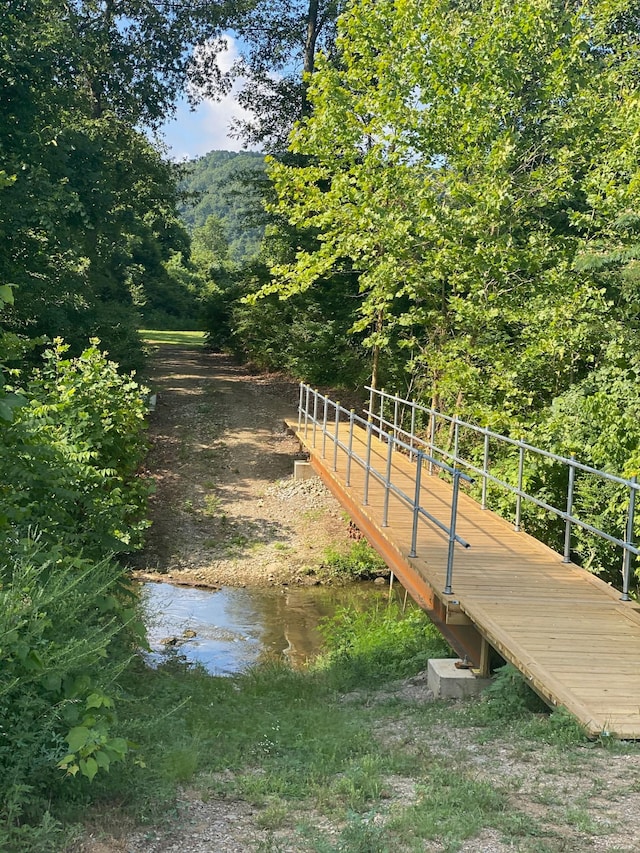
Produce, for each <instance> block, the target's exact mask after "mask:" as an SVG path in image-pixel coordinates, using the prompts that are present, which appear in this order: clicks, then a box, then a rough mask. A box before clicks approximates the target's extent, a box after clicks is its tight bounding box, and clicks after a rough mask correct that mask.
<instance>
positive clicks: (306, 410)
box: [304, 385, 311, 438]
mask: <svg viewBox="0 0 640 853" xmlns="http://www.w3.org/2000/svg"><path fill="white" fill-rule="evenodd" d="M305 388H306V390H307V396H306V399H305V403H304V437H305V438H306V437H307V424H308V423H309V393H310V391H311V388H310V387H309V386H308V385H305Z"/></svg>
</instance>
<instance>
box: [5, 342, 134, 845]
mask: <svg viewBox="0 0 640 853" xmlns="http://www.w3.org/2000/svg"><path fill="white" fill-rule="evenodd" d="M65 349H66V347H65V346H64V345H62V344H61V343H57V344H56V346H55V348H53V349H51V350H48V351H47V352H46V353H45V361H44V366H43V367H42V368H41V369H39V370H37V371H36V372H35V374H34V375H33V378H31V379H30V380H29V381H26V382H25V383H24V386H23V388H22V390H21V394H20V397H19V398H18V401H19V402H18V404H17V405H15V406H13V408H12V419H11V421H9V422H7V421H5V422H4V423H1V424H0V443H1V446H2V453H0V481H1V482H2V484H3V485H2V487H0V506H1V507H2V510H1V513H0V555H1V556H0V654H1V656H2V667H1V668H0V760H1V762H2V767H3V774H2V779H1V780H0V818H1V819H0V847H1V848H2V849H9V850H14V849H15V850H29V849H32V845H33V849H45V848H44V847H42V848H39V847H38V845H39V843H40V842H39V840H38V839H40V840H42V841H43V844H44V842H45V841H46V842H47V843H51V844H53V849H58V847H57V846H56V842H55V838H56V823H55V821H54V820H53V819H52V818H51V816H50V814H49V809H50V807H51V800H52V795H53V800H56V799H57V798H58V797H59V796H60V795H61V793H62V792H63V790H64V788H65V785H64V784H63V785H62V787H60V783H62V782H63V780H64V776H65V774H66V776H67V778H68V781H67V783H66V786H67V787H68V786H72V790H71V791H67V792H66V795H67V796H74V795H75V796H77V794H78V790H80V789H81V786H82V781H81V780H82V779H83V778H84V779H87V780H91V779H93V777H94V776H95V775H96V773H98V771H99V770H103V771H105V770H108V769H109V767H110V765H111V764H113V763H114V762H118V761H120V760H122V759H123V758H124V757H125V755H126V754H127V752H128V751H129V748H130V746H129V744H128V742H127V740H126V739H124V738H123V737H122V736H120V735H118V734H115V733H114V726H115V724H116V722H117V699H118V696H119V692H120V688H119V686H118V684H119V679H120V676H121V675H122V672H123V671H124V670H125V669H126V667H127V665H128V660H129V657H130V655H131V653H132V650H133V644H134V643H139V642H141V641H142V639H143V635H144V632H143V629H142V626H141V625H140V624H139V623H138V621H137V618H136V610H135V605H134V602H133V598H132V594H131V591H130V590H129V589H128V585H127V583H126V581H125V576H124V571H123V568H122V566H121V565H119V564H118V563H117V562H116V561H115V560H113V558H111V557H110V555H111V554H113V553H114V552H115V551H128V550H131V549H132V548H133V547H135V546H136V544H139V543H140V534H141V531H142V530H143V529H144V526H145V521H144V518H145V497H146V488H145V486H144V484H143V483H142V481H141V480H140V479H139V477H138V476H137V468H138V466H139V465H140V463H141V460H142V456H143V453H144V450H145V443H144V437H143V426H144V413H145V403H144V399H143V393H144V389H142V388H141V387H140V386H139V385H138V384H137V383H136V382H135V381H134V379H133V377H131V376H122V375H120V374H119V373H118V370H117V365H116V364H114V363H113V362H110V361H108V360H107V359H106V357H105V356H104V354H103V353H101V352H100V351H99V349H98V347H97V342H94V343H92V345H91V346H90V347H89V348H87V349H86V350H85V351H84V352H83V353H82V354H81V355H80V356H79V357H78V358H75V359H69V358H67V357H66V354H65ZM76 775H77V777H78V779H77V780H73V778H72V777H74V776H76ZM79 785H80V789H79V788H78V786H79ZM73 789H75V791H74V790H73ZM52 839H53V840H52Z"/></svg>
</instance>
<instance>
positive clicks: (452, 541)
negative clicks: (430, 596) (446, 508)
mask: <svg viewBox="0 0 640 853" xmlns="http://www.w3.org/2000/svg"><path fill="white" fill-rule="evenodd" d="M459 487H460V472H459V471H454V473H453V492H452V493H451V524H450V525H449V550H448V551H447V581H446V584H445V588H444V594H445V595H453V589H452V587H451V584H452V581H453V555H454V549H455V545H456V519H457V517H458V489H459Z"/></svg>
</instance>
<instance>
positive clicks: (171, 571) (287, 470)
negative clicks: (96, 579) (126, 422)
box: [134, 346, 351, 588]
mask: <svg viewBox="0 0 640 853" xmlns="http://www.w3.org/2000/svg"><path fill="white" fill-rule="evenodd" d="M150 383H151V386H152V390H153V392H154V393H156V395H157V398H156V399H157V403H156V409H155V412H152V413H150V415H149V438H150V443H151V449H150V452H149V457H148V463H147V464H148V469H149V475H150V477H151V478H152V479H153V481H154V485H155V493H154V495H153V496H152V498H151V501H150V516H151V520H152V527H151V531H150V535H149V538H148V545H147V547H146V549H145V551H144V552H143V553H142V554H140V555H138V556H137V557H136V559H135V566H134V568H135V569H136V572H137V574H138V576H139V577H140V578H142V579H144V580H152V579H155V578H158V579H161V580H170V581H171V582H172V583H175V584H180V585H189V586H195V587H203V588H207V587H208V588H216V587H221V586H234V587H242V586H283V585H296V586H316V585H317V584H318V582H319V580H320V579H321V578H322V574H323V564H324V561H325V557H326V553H327V551H328V550H329V549H333V550H338V551H341V552H346V551H347V550H348V548H349V545H350V543H351V539H350V532H349V527H348V518H346V517H345V515H344V513H343V511H342V509H341V507H340V505H339V504H338V502H337V501H336V500H335V498H334V497H333V496H332V495H331V494H330V493H329V492H328V490H327V489H326V488H325V487H324V485H323V484H322V482H321V481H320V480H319V479H317V478H313V479H310V480H305V481H301V482H294V481H293V477H292V474H293V462H294V459H296V458H299V450H300V448H299V443H298V441H297V440H296V439H295V438H294V437H293V436H291V435H290V434H288V432H287V431H286V429H285V426H284V421H285V419H287V418H292V417H294V416H295V409H296V403H297V394H298V387H297V385H296V384H295V383H293V382H289V381H287V380H285V379H283V378H282V377H281V376H276V375H264V374H260V375H256V374H253V373H250V372H249V371H248V370H247V369H246V368H243V367H239V366H238V365H236V364H234V363H233V362H232V360H231V359H229V358H228V357H226V356H223V355H220V354H218V353H207V352H205V351H203V350H197V349H189V348H186V347H177V346H161V347H159V348H158V350H157V352H156V353H155V355H154V357H153V360H152V365H151V376H150Z"/></svg>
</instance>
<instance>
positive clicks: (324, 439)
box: [322, 394, 329, 459]
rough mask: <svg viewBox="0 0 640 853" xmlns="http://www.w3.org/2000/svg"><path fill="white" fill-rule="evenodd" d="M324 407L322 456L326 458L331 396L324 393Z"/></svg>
mask: <svg viewBox="0 0 640 853" xmlns="http://www.w3.org/2000/svg"><path fill="white" fill-rule="evenodd" d="M323 399H324V407H323V413H322V458H323V459H324V458H325V456H326V448H327V410H328V408H329V406H328V403H329V398H328V397H327V395H326V394H325V395H324V398H323Z"/></svg>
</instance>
